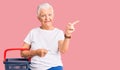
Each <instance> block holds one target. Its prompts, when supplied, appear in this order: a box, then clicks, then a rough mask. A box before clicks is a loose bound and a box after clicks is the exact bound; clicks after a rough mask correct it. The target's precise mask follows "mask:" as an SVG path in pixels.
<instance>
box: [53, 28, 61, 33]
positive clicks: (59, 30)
mask: <svg viewBox="0 0 120 70" xmlns="http://www.w3.org/2000/svg"><path fill="white" fill-rule="evenodd" d="M55 29H56V31H58V32H63V30H61V29H59V28H55Z"/></svg>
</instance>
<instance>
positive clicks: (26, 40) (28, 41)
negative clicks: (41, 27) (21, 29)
mask: <svg viewBox="0 0 120 70" xmlns="http://www.w3.org/2000/svg"><path fill="white" fill-rule="evenodd" d="M24 42H25V43H27V44H31V42H32V31H30V32H29V33H28V35H27V36H26V37H25V39H24Z"/></svg>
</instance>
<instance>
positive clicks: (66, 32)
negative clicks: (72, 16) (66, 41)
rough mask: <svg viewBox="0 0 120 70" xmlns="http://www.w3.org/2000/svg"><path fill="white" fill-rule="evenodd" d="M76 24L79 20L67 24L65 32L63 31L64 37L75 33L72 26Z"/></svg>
mask: <svg viewBox="0 0 120 70" xmlns="http://www.w3.org/2000/svg"><path fill="white" fill-rule="evenodd" d="M78 22H79V20H77V21H74V22H73V23H68V25H67V27H66V30H65V34H66V36H71V34H72V32H74V31H75V28H74V25H75V24H77V23H78Z"/></svg>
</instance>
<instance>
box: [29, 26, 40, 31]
mask: <svg viewBox="0 0 120 70" xmlns="http://www.w3.org/2000/svg"><path fill="white" fill-rule="evenodd" d="M38 30H39V27H36V28H32V29H31V30H30V32H36V31H38Z"/></svg>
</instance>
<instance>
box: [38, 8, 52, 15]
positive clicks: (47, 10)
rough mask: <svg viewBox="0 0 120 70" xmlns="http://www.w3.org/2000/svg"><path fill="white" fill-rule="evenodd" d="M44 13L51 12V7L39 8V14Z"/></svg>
mask: <svg viewBox="0 0 120 70" xmlns="http://www.w3.org/2000/svg"><path fill="white" fill-rule="evenodd" d="M44 13H53V9H52V8H47V9H41V10H40V14H44Z"/></svg>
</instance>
